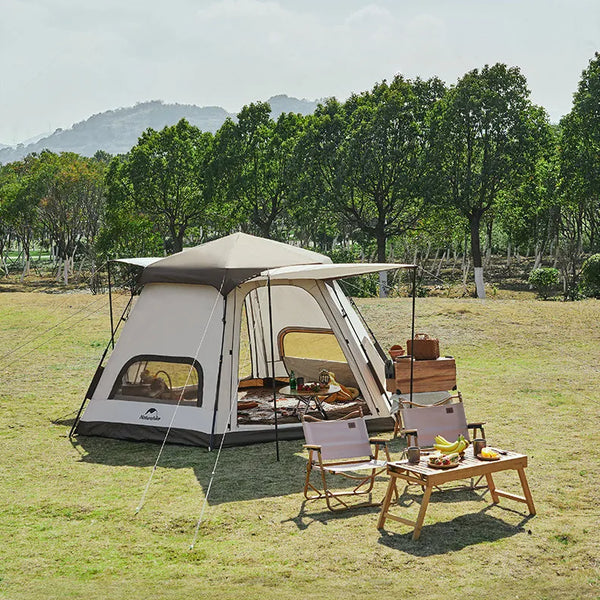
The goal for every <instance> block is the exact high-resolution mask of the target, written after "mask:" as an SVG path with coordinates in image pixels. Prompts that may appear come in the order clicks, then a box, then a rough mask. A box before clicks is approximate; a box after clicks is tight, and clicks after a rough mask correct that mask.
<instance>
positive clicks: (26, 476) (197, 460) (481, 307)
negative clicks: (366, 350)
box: [0, 293, 600, 600]
mask: <svg viewBox="0 0 600 600" xmlns="http://www.w3.org/2000/svg"><path fill="white" fill-rule="evenodd" d="M125 300H126V299H125V298H118V299H117V304H120V305H124V302H125ZM105 307H106V298H105V297H98V296H91V295H88V294H68V295H59V294H43V293H6V294H0V324H1V325H0V329H1V337H0V355H5V354H6V353H7V352H9V351H10V350H11V349H13V348H15V347H17V346H19V345H21V344H23V343H25V342H26V341H27V340H28V339H29V338H30V336H33V334H36V333H37V334H39V333H41V332H42V331H44V330H46V329H47V328H49V327H52V326H54V325H56V324H58V323H60V322H61V321H63V320H64V319H66V318H68V317H71V318H70V319H68V320H67V321H65V322H64V323H63V324H61V325H58V326H57V327H56V328H55V329H54V330H52V331H51V332H50V333H49V334H47V335H46V336H44V337H43V338H42V339H40V340H37V341H36V342H35V343H32V344H30V345H27V346H25V347H23V348H22V349H21V350H19V351H17V352H15V353H14V354H11V355H9V356H4V357H3V358H2V359H1V365H2V379H1V381H0V456H1V460H0V477H1V482H2V484H1V485H0V534H1V539H2V542H3V543H2V544H1V545H0V598H2V599H3V600H4V599H6V600H9V599H10V600H13V599H21V598H23V599H25V598H26V599H38V598H39V599H41V598H44V599H49V598H61V599H62V598H64V599H69V598H80V597H84V596H85V597H87V598H112V599H131V598H144V599H146V598H173V599H175V598H177V599H179V598H183V597H185V596H188V595H189V596H190V597H193V598H202V599H212V598H215V599H216V598H219V599H234V598H235V599H237V598H244V600H252V599H255V598H323V597H327V598H358V597H361V598H363V597H378V596H380V595H383V594H385V596H386V597H387V596H389V597H392V596H397V597H413V598H429V599H438V598H439V599H442V598H459V597H464V596H465V595H467V594H469V595H471V594H477V595H478V596H482V595H485V597H486V598H494V597H495V598H516V597H520V598H528V599H544V598H545V599H549V600H550V599H552V600H554V599H557V598H598V597H599V590H600V558H599V557H600V536H599V535H598V520H599V519H598V516H599V509H598V502H599V500H600V485H599V483H598V482H599V481H600V459H599V457H598V439H599V438H598V427H599V425H600V420H599V419H598V414H599V408H600V396H599V394H598V390H599V389H600V368H599V366H598V358H599V348H600V303H598V302H594V301H586V302H579V303H574V304H563V303H558V302H539V301H532V300H526V301H515V300H490V301H487V302H485V303H481V302H479V301H477V300H450V299H434V298H427V299H423V300H418V302H417V313H418V314H417V328H416V329H417V331H418V332H420V331H425V332H427V333H430V334H433V335H436V336H438V337H439V338H440V345H441V350H442V353H443V354H452V355H453V356H455V357H456V359H457V364H458V377H459V384H460V389H461V390H462V391H463V394H464V397H465V404H466V408H467V413H468V417H469V418H470V419H472V420H485V421H487V425H486V433H487V437H488V439H489V440H491V441H492V442H493V444H494V445H497V446H500V447H502V446H504V447H507V448H511V449H514V450H517V451H521V452H526V453H527V454H528V455H529V458H530V462H529V467H528V469H527V474H528V478H529V483H530V486H531V489H532V493H533V497H534V500H535V503H536V508H537V511H538V515H537V516H536V517H534V518H527V517H526V509H525V506H524V505H521V504H517V503H514V502H511V501H509V500H502V503H501V504H500V505H499V506H492V505H490V503H489V494H486V495H484V496H483V497H481V492H479V493H478V494H476V493H474V492H469V491H446V492H443V493H435V494H434V495H433V498H432V502H431V504H430V507H429V510H428V513H427V518H426V521H425V526H424V528H423V532H422V535H421V539H420V540H419V541H418V542H413V541H412V540H411V537H410V532H409V531H408V528H406V527H405V526H403V525H401V524H399V523H391V522H390V523H389V527H388V530H387V532H385V533H381V532H379V531H378V530H377V528H376V521H377V515H378V512H377V510H376V509H358V510H355V511H351V512H345V513H341V514H331V513H330V512H329V511H327V510H325V508H324V504H322V503H308V504H304V503H303V502H302V500H303V498H302V494H301V490H302V484H303V468H304V465H305V457H304V455H303V452H302V446H301V442H285V443H282V444H281V462H279V463H277V462H276V461H275V451H274V447H273V445H272V444H261V445H256V446H251V447H245V448H233V449H226V450H224V451H223V453H222V455H221V459H220V463H219V466H218V468H217V475H216V477H215V481H214V483H213V488H212V490H211V494H210V499H209V502H208V507H207V509H206V512H205V517H204V522H203V524H202V526H201V528H200V532H199V537H198V540H197V542H196V546H195V548H194V550H192V551H190V550H189V545H190V543H191V541H192V539H193V537H194V530H195V526H196V522H197V519H198V517H199V515H200V510H201V507H202V502H203V499H204V494H205V493H206V490H207V487H208V482H209V479H210V474H211V471H212V468H213V464H214V461H215V458H216V453H208V452H207V451H206V450H203V449H199V448H187V447H177V446H167V447H166V449H165V451H164V453H163V455H162V457H161V460H160V462H159V466H158V469H157V471H156V473H155V476H154V479H153V482H152V485H151V486H150V488H149V492H148V495H147V497H146V502H145V505H144V507H143V508H142V510H141V511H140V512H139V514H137V515H136V513H135V510H136V507H137V505H138V503H139V502H140V499H141V497H142V494H143V491H144V488H145V486H146V483H147V482H148V478H149V476H150V473H151V470H152V466H153V465H154V462H155V460H156V457H157V454H158V451H159V447H158V446H157V445H153V444H142V443H130V442H124V441H117V440H107V439H101V438H80V439H78V440H75V441H73V442H71V441H70V440H69V439H68V431H69V428H70V426H71V423H72V419H73V416H74V411H76V410H77V408H78V407H79V404H80V402H81V398H82V397H83V394H84V393H85V390H86V388H87V386H88V384H89V381H90V378H91V376H92V374H93V372H94V370H95V367H96V364H97V361H98V359H99V357H100V354H101V352H102V350H103V346H104V344H105V342H106V338H107V335H106V332H107V330H108V316H107V310H106V308H105ZM360 307H361V310H362V311H363V313H364V314H365V316H366V317H367V318H368V320H369V322H370V323H371V325H372V327H373V329H374V331H375V333H376V335H377V336H378V337H379V339H380V341H381V342H382V345H383V346H384V347H389V346H390V345H392V344H393V343H401V344H402V345H404V343H405V341H406V338H407V337H408V335H409V332H410V328H409V322H408V317H409V313H410V302H409V301H407V300H396V299H391V300H385V301H384V300H362V301H360ZM94 310H98V312H95V313H93V314H90V315H89V316H88V313H90V312H91V311H94ZM78 311H81V312H78ZM54 333H59V334H60V335H57V336H56V337H54V338H52V339H50V336H51V335H52V334H54ZM44 340H46V342H45V343H44V344H42V342H44ZM38 346H39V347H38ZM32 350H33V351H32ZM28 352H30V353H29V354H26V353H28ZM401 447H402V444H401V442H400V441H399V440H395V441H393V442H392V443H391V448H392V450H393V452H394V453H395V455H396V456H398V453H399V451H400V450H401ZM498 483H499V485H501V486H502V487H506V488H508V489H510V490H513V491H515V492H519V485H518V479H517V478H516V476H515V474H514V473H504V474H501V476H498ZM384 490H385V480H382V481H381V482H380V483H379V484H378V486H377V494H378V495H382V494H383V492H384ZM419 498H420V494H419V493H416V492H415V493H410V494H407V495H406V496H405V497H404V501H405V503H406V504H407V506H406V508H404V509H400V508H397V509H396V510H404V511H405V512H406V514H407V516H408V517H409V518H410V517H411V516H414V515H415V514H416V510H417V509H418V500H419Z"/></svg>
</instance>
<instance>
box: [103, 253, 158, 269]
mask: <svg viewBox="0 0 600 600" xmlns="http://www.w3.org/2000/svg"><path fill="white" fill-rule="evenodd" d="M163 258H164V257H163ZM113 260H114V262H120V263H125V264H127V265H135V266H136V267H147V266H148V265H151V264H152V263H155V262H156V261H157V260H161V258H160V257H158V258H157V257H156V256H145V257H142V258H115V259H113Z"/></svg>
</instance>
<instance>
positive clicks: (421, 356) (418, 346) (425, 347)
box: [406, 333, 440, 360]
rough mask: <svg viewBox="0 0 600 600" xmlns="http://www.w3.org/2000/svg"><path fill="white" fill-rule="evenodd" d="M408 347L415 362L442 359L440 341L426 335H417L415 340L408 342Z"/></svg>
mask: <svg viewBox="0 0 600 600" xmlns="http://www.w3.org/2000/svg"><path fill="white" fill-rule="evenodd" d="M406 347H407V349H408V354H410V355H412V356H413V357H414V359H415V360H435V359H436V358H439V357H440V341H439V340H438V339H437V338H431V337H429V336H428V335H427V334H426V333H416V334H415V339H414V340H406Z"/></svg>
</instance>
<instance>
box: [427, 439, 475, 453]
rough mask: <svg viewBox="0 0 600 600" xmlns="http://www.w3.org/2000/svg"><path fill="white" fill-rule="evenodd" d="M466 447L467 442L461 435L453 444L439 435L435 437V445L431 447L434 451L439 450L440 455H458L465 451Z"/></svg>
mask: <svg viewBox="0 0 600 600" xmlns="http://www.w3.org/2000/svg"><path fill="white" fill-rule="evenodd" d="M468 445H469V442H468V440H466V439H465V438H464V437H463V436H462V435H459V436H458V439H457V440H456V441H455V442H449V441H448V440H447V439H446V438H444V437H442V436H441V435H436V436H435V444H433V447H434V448H435V449H436V450H439V451H440V452H441V453H442V454H454V453H458V454H460V453H461V452H464V451H465V450H466V448H467V446H468Z"/></svg>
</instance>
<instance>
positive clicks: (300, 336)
mask: <svg viewBox="0 0 600 600" xmlns="http://www.w3.org/2000/svg"><path fill="white" fill-rule="evenodd" d="M278 343H279V349H280V353H281V354H282V355H283V356H297V357H300V358H310V359H322V360H330V361H340V362H346V357H345V356H344V353H343V351H342V349H341V348H340V345H339V343H338V341H337V339H336V337H335V335H334V333H333V331H331V329H321V328H317V327H302V328H300V327H287V328H285V329H283V330H282V331H281V332H280V333H279V339H278Z"/></svg>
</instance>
